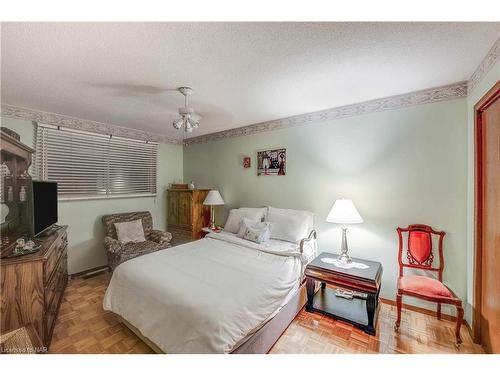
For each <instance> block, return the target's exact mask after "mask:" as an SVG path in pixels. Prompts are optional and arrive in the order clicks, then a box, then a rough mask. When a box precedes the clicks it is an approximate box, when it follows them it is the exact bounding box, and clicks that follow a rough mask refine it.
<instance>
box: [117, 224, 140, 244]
mask: <svg viewBox="0 0 500 375" xmlns="http://www.w3.org/2000/svg"><path fill="white" fill-rule="evenodd" d="M115 229H116V236H117V237H118V241H120V242H121V243H123V244H125V243H129V242H144V241H146V238H145V237H144V228H143V226H142V220H141V219H137V220H134V221H125V222H122V223H115Z"/></svg>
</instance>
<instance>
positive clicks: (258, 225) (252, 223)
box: [236, 217, 271, 238]
mask: <svg viewBox="0 0 500 375" xmlns="http://www.w3.org/2000/svg"><path fill="white" fill-rule="evenodd" d="M249 228H253V229H262V228H268V229H269V230H271V224H270V223H268V222H266V221H257V220H252V219H248V218H246V217H244V218H243V219H241V223H240V229H238V233H237V234H236V235H237V236H238V237H240V238H243V236H244V235H245V232H246V231H247V229H249Z"/></svg>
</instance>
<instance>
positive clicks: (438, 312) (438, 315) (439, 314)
mask: <svg viewBox="0 0 500 375" xmlns="http://www.w3.org/2000/svg"><path fill="white" fill-rule="evenodd" d="M437 318H438V320H441V304H440V303H438V307H437Z"/></svg>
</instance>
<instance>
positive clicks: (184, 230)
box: [167, 189, 210, 243]
mask: <svg viewBox="0 0 500 375" xmlns="http://www.w3.org/2000/svg"><path fill="white" fill-rule="evenodd" d="M209 191H210V189H168V203H167V222H168V231H169V232H170V233H172V238H173V240H174V241H175V243H182V242H188V241H192V240H197V239H199V238H201V228H203V227H206V226H208V225H209V223H210V208H209V207H207V206H204V205H203V201H204V200H205V198H206V196H207V195H208V192H209Z"/></svg>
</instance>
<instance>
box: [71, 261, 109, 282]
mask: <svg viewBox="0 0 500 375" xmlns="http://www.w3.org/2000/svg"><path fill="white" fill-rule="evenodd" d="M107 270H109V267H108V265H107V264H105V265H102V266H99V267H94V268H89V269H88V270H85V271H80V272H77V273H72V274H71V275H69V277H70V279H73V278H75V277H83V278H86V277H91V276H94V275H96V274H99V273H101V272H104V271H107Z"/></svg>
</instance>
